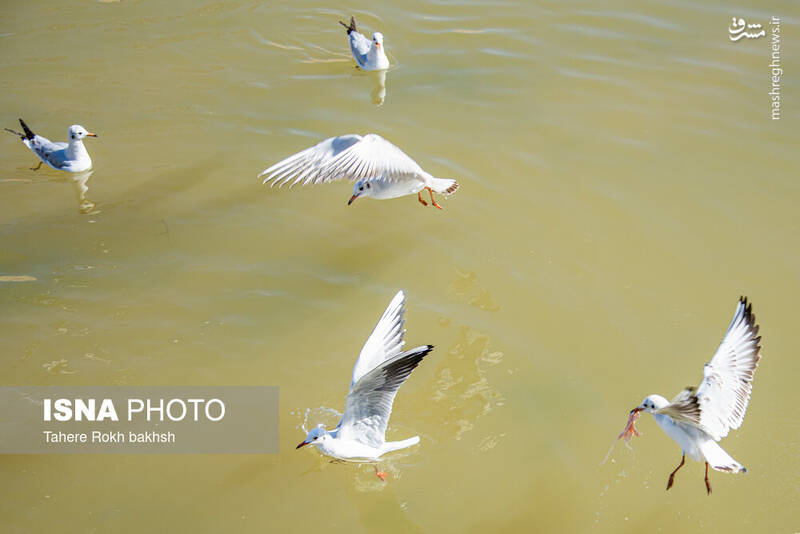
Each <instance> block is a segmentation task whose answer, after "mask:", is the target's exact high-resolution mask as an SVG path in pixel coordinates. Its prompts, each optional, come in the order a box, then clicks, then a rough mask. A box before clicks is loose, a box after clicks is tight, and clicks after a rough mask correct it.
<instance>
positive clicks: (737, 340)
mask: <svg viewBox="0 0 800 534" xmlns="http://www.w3.org/2000/svg"><path fill="white" fill-rule="evenodd" d="M760 341H761V337H760V336H758V325H757V324H756V318H755V315H753V310H752V305H751V304H749V303H748V302H747V298H746V297H741V298H740V299H739V304H738V305H737V307H736V312H735V313H734V315H733V320H732V321H731V324H730V326H729V327H728V331H727V333H726V334H725V337H724V338H723V340H722V343H721V344H720V346H719V348H718V349H717V352H716V353H715V354H714V357H713V358H711V361H710V362H708V363H707V364H706V365H705V367H704V368H703V381H702V383H701V384H700V386H699V387H697V388H693V387H690V388H687V389H685V390H683V391H682V392H680V393H679V394H678V396H676V397H675V398H674V399H672V401H668V400H667V399H665V398H664V397H662V396H661V395H648V396H647V397H646V398H645V399H644V400H643V401H642V403H641V404H640V405H639V406H638V407H636V408H634V409H633V410H631V421H635V419H636V417H638V414H639V412H646V413H650V414H652V415H653V417H655V420H656V423H658V426H660V427H661V429H662V430H663V431H664V432H665V433H666V434H667V435H668V436H669V437H671V438H672V439H673V440H675V441H676V442H677V443H678V445H680V446H681V449H682V451H683V456H682V458H681V463H680V464H679V465H678V467H676V468H675V470H674V471H673V472H672V473H670V475H669V480H668V482H667V489H670V488H671V487H672V483H673V482H674V480H675V473H677V472H678V469H680V468H681V467H683V464H684V461H685V460H686V455H687V454H688V455H689V456H691V457H692V458H693V459H694V460H695V461H698V462H699V461H704V462H705V464H706V475H705V482H706V490H707V491H708V493H709V494H710V493H711V483H710V482H709V481H708V468H709V466H710V467H711V468H713V469H716V470H717V471H726V472H729V473H739V472H741V473H745V472H747V470H746V469H745V468H744V466H743V465H742V464H740V463H739V462H737V461H736V460H734V459H733V458H732V457H731V456H730V455H729V454H728V453H727V452H725V451H724V450H723V449H722V447H720V446H719V445H718V444H717V442H718V441H719V440H721V439H722V438H724V437H725V436H727V435H728V432H730V431H731V430H735V429H737V428H739V427H740V426H742V421H743V420H744V414H745V411H747V404H748V403H749V402H750V393H751V391H752V390H753V375H754V373H755V372H756V368H757V367H758V361H759V360H760V359H761V354H760V351H761V346H760V345H759V342H760ZM630 428H631V430H630V431H631V432H635V429H632V423H631V424H630Z"/></svg>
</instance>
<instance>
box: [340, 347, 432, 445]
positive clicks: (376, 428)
mask: <svg viewBox="0 0 800 534" xmlns="http://www.w3.org/2000/svg"><path fill="white" fill-rule="evenodd" d="M431 350H433V346H431V345H424V346H421V347H417V348H415V349H411V350H409V351H406V352H402V353H400V354H397V355H395V356H394V357H392V358H390V359H388V360H386V361H384V362H382V363H381V364H380V365H379V366H378V367H376V368H374V369H372V370H370V371H369V372H368V373H367V374H365V375H364V376H362V377H361V378H360V379H359V380H358V381H357V382H356V383H355V384H354V385H353V388H352V389H351V391H350V393H348V394H347V400H346V401H345V404H344V413H343V414H342V420H341V422H340V423H339V427H338V433H337V437H338V438H339V439H343V440H355V441H359V442H361V443H364V444H366V445H369V446H371V447H376V448H377V447H381V446H382V445H383V444H384V442H385V441H386V427H387V425H388V424H389V417H390V416H391V415H392V404H394V398H395V397H396V396H397V390H398V389H400V386H402V385H403V383H404V382H405V381H406V379H407V378H408V376H409V375H410V374H411V371H413V370H414V369H415V368H416V367H417V365H419V362H421V361H422V358H424V357H425V355H427V354H428V353H429V352H430V351H431Z"/></svg>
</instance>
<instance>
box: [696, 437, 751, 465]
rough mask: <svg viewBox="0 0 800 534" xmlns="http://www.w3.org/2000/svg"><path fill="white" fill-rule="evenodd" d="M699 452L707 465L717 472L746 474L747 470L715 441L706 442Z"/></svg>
mask: <svg viewBox="0 0 800 534" xmlns="http://www.w3.org/2000/svg"><path fill="white" fill-rule="evenodd" d="M700 452H702V453H703V457H704V458H705V460H706V462H708V465H710V466H711V467H713V468H714V469H716V470H717V471H725V472H727V473H746V472H747V469H745V468H744V466H743V465H742V464H740V463H739V462H737V461H736V460H734V459H733V458H732V457H731V455H730V454H728V453H727V452H725V450H724V449H723V448H722V447H720V446H719V445H718V444H717V442H716V441H714V440H708V441H706V442H705V443H703V444H702V445H701V446H700Z"/></svg>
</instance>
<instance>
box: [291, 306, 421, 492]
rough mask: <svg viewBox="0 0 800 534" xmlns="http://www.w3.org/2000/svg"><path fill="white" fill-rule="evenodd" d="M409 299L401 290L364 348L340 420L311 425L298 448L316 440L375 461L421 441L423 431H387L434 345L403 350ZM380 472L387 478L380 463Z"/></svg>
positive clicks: (325, 447) (330, 449)
mask: <svg viewBox="0 0 800 534" xmlns="http://www.w3.org/2000/svg"><path fill="white" fill-rule="evenodd" d="M405 301H406V295H405V293H404V292H403V291H398V292H397V294H396V295H395V296H394V298H393V299H392V301H391V302H390V303H389V306H388V307H387V308H386V311H385V312H383V315H382V316H381V318H380V320H379V321H378V324H377V325H376V326H375V329H374V330H373V331H372V334H371V335H370V336H369V338H368V339H367V342H366V343H365V344H364V348H363V349H361V354H359V356H358V360H357V361H356V364H355V366H354V367H353V377H352V379H351V381H350V391H349V392H348V393H347V399H346V400H345V403H344V413H343V414H342V419H341V420H340V421H339V424H338V425H337V426H336V428H335V429H333V430H330V431H328V430H326V429H325V426H324V425H322V424H320V425H319V426H317V427H316V428H312V429H311V431H310V432H309V433H308V435H307V436H306V439H304V440H303V441H302V442H300V444H299V445H298V446H297V448H298V449H299V448H301V447H305V446H306V445H313V446H315V447H317V449H319V451H320V452H321V453H323V454H326V455H328V456H332V457H334V458H337V459H340V460H347V461H355V462H359V461H361V462H374V461H376V460H377V459H378V458H380V457H381V456H383V455H384V454H386V453H387V452H391V451H397V450H400V449H405V448H406V447H411V446H412V445H416V444H417V443H419V436H414V437H413V438H409V439H404V440H402V441H386V436H385V434H386V426H387V425H388V424H389V416H390V415H391V414H392V403H394V398H395V396H396V395H397V390H398V389H399V388H400V386H402V385H403V382H405V381H406V379H407V378H408V376H409V375H410V374H411V371H413V370H414V369H415V368H416V367H417V365H419V362H421V361H422V358H424V357H425V356H426V355H427V354H428V353H429V352H430V351H432V350H433V346H432V345H423V346H421V347H417V348H414V349H411V350H407V351H405V352H400V349H401V348H402V346H403V344H404V341H403V334H404V333H405V330H403V325H404V324H405V320H404V319H403V312H404V311H405V310H404V305H405ZM375 474H376V475H378V476H379V477H380V478H381V480H385V476H386V474H385V473H382V472H380V471H378V468H377V466H376V467H375Z"/></svg>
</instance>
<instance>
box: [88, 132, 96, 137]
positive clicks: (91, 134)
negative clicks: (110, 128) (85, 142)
mask: <svg viewBox="0 0 800 534" xmlns="http://www.w3.org/2000/svg"><path fill="white" fill-rule="evenodd" d="M86 135H87V137H97V134H96V133H92V132H89V133H87V134H86Z"/></svg>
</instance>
